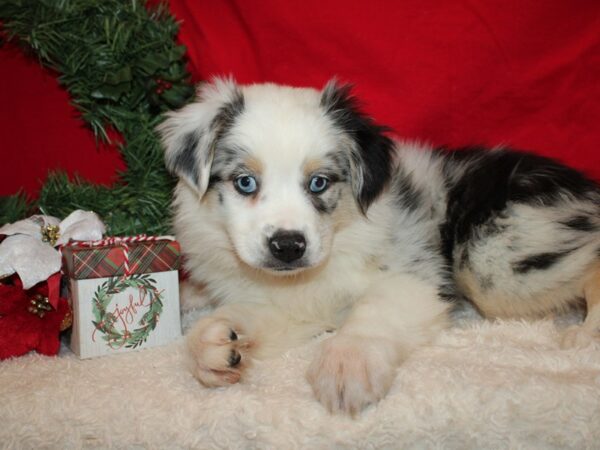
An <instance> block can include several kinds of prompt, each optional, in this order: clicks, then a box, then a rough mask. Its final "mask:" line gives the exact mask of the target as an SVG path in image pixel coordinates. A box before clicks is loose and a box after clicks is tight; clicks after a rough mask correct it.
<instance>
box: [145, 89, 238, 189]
mask: <svg viewBox="0 0 600 450" xmlns="http://www.w3.org/2000/svg"><path fill="white" fill-rule="evenodd" d="M243 109H244V96H243V94H242V91H241V89H240V88H239V87H238V86H237V85H236V84H235V82H234V81H233V80H232V79H222V78H215V79H214V80H212V82H210V83H205V84H202V85H200V86H199V88H198V91H197V98H196V100H195V101H194V102H193V103H190V104H189V105H187V106H184V107H183V108H182V109H180V110H178V111H172V112H169V113H167V115H166V117H167V118H166V120H165V121H164V122H162V123H161V124H160V125H159V126H158V127H157V131H158V132H159V134H160V136H161V139H162V144H163V148H164V149H165V163H166V166H167V169H168V170H169V171H170V172H171V173H173V174H174V175H177V176H178V177H179V178H180V179H182V180H184V181H185V182H186V183H187V184H188V185H189V186H190V187H192V188H193V189H195V190H196V191H197V192H198V195H199V197H202V196H203V195H204V193H205V192H206V190H207V188H208V183H209V180H210V169H211V165H212V161H213V157H214V152H215V146H216V144H217V142H218V140H219V138H220V137H221V136H222V135H223V134H224V133H225V131H226V130H227V128H228V127H231V126H232V124H233V121H234V119H235V118H236V117H237V115H239V114H240V113H241V112H242V111H243Z"/></svg>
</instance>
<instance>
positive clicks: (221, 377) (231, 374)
mask: <svg viewBox="0 0 600 450" xmlns="http://www.w3.org/2000/svg"><path fill="white" fill-rule="evenodd" d="M187 345H188V348H189V350H190V353H191V356H192V359H193V365H194V367H193V368H192V371H193V374H194V376H195V377H196V378H197V379H198V380H199V381H200V382H201V383H202V384H204V385H205V386H208V387H218V386H227V385H229V384H234V383H237V382H238V381H240V378H241V376H242V373H243V371H244V370H245V369H246V368H247V367H248V364H249V350H250V347H251V344H250V341H249V340H248V339H247V338H245V337H244V336H241V335H240V334H239V333H238V331H237V330H235V329H234V327H233V325H232V324H231V323H230V322H229V321H228V320H226V319H221V318H215V317H205V318H203V319H201V320H200V321H199V322H198V323H197V324H196V325H195V326H194V328H193V329H192V331H191V332H190V334H189V335H188V337H187Z"/></svg>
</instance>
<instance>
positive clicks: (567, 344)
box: [560, 325, 599, 350]
mask: <svg viewBox="0 0 600 450" xmlns="http://www.w3.org/2000/svg"><path fill="white" fill-rule="evenodd" d="M598 337H599V336H598V334H597V333H593V332H592V331H590V330H589V329H587V328H586V327H584V326H582V325H572V326H570V327H569V328H567V329H566V330H565V331H564V333H563V335H562V340H561V342H560V347H561V348H562V349H565V350H566V349H572V348H585V347H587V346H588V345H590V344H592V343H593V342H594V341H595V340H596V339H598Z"/></svg>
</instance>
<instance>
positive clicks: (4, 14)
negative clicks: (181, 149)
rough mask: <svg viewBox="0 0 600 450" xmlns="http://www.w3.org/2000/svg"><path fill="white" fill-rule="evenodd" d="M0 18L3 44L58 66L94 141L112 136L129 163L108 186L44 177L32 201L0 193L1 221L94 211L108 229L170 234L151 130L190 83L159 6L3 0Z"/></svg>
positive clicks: (167, 182) (170, 23)
mask: <svg viewBox="0 0 600 450" xmlns="http://www.w3.org/2000/svg"><path fill="white" fill-rule="evenodd" d="M0 21H2V22H3V24H4V32H5V34H6V37H7V38H8V39H9V40H12V39H16V40H18V42H19V43H21V44H23V45H24V46H26V47H27V48H28V49H30V50H32V51H33V52H34V53H35V54H36V55H37V56H38V58H39V60H40V62H41V63H42V64H43V65H44V66H46V67H49V68H51V69H53V70H54V71H56V72H58V74H59V78H58V80H59V83H60V84H61V85H62V86H64V87H65V88H66V89H67V90H68V92H69V93H70V94H71V97H72V102H73V104H74V106H75V107H76V108H77V109H78V111H79V112H80V114H81V118H82V119H83V120H84V121H85V122H86V123H87V124H88V125H89V127H90V128H91V130H92V132H93V133H94V135H95V137H96V139H97V141H100V142H103V143H109V144H115V143H114V142H112V141H111V139H110V138H109V131H110V130H113V131H117V132H118V133H120V135H121V136H122V141H123V142H121V143H116V145H118V146H119V149H120V152H121V154H122V157H123V159H124V160H125V162H126V165H127V171H125V172H123V173H121V174H119V175H120V176H119V180H118V182H116V183H115V185H114V186H112V187H110V188H107V187H103V186H95V185H93V184H91V183H89V182H86V181H84V180H81V179H79V178H76V179H75V180H72V181H71V180H69V179H68V177H67V176H66V174H64V173H50V174H49V176H48V179H47V180H46V182H45V184H44V185H43V187H42V189H41V192H40V196H39V199H38V200H37V202H29V201H27V199H26V198H25V196H24V195H23V194H17V195H15V196H12V197H5V198H0V224H1V223H6V222H14V221H15V220H18V219H21V218H24V217H25V216H27V215H29V214H31V213H32V212H33V211H34V210H36V209H39V210H41V211H42V212H43V213H44V214H49V215H53V216H57V217H65V216H67V215H68V214H69V213H70V212H71V211H73V210H75V209H84V210H92V211H95V212H96V213H98V214H99V215H100V216H101V217H102V219H103V220H104V222H105V223H106V225H107V231H108V233H109V234H112V235H134V234H138V233H148V234H164V233H166V232H168V230H169V214H168V211H169V202H170V197H171V191H172V189H173V186H174V180H173V178H172V177H171V176H170V175H169V174H168V173H167V172H166V170H165V168H164V165H163V156H162V151H161V148H160V142H159V140H158V137H157V136H156V134H155V132H154V129H155V127H156V125H157V124H158V123H159V122H160V121H161V114H162V113H163V112H164V111H165V110H167V109H172V108H179V107H181V106H183V105H184V104H185V103H186V102H187V101H188V100H189V99H190V98H191V97H192V95H193V87H192V86H191V85H190V82H189V74H188V73H187V71H186V69H185V61H184V58H183V55H184V53H185V48H184V47H183V46H180V45H177V44H176V43H175V41H174V39H175V35H176V33H177V24H176V22H175V20H174V19H173V17H171V16H170V15H169V13H168V12H167V10H166V8H165V7H164V6H162V5H159V6H157V7H149V6H147V5H146V2H145V1H144V0H60V1H58V0H3V1H2V5H1V6H0Z"/></svg>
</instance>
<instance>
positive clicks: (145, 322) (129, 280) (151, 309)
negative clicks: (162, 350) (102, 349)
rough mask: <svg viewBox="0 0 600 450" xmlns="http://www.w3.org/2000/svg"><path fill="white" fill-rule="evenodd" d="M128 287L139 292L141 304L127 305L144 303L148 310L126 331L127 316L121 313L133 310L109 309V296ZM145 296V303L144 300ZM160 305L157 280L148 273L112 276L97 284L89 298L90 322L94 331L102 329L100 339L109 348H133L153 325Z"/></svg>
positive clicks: (158, 313)
mask: <svg viewBox="0 0 600 450" xmlns="http://www.w3.org/2000/svg"><path fill="white" fill-rule="evenodd" d="M127 288H135V289H138V291H139V292H140V293H141V294H142V297H143V298H144V301H141V302H140V303H144V304H139V303H138V304H137V305H136V304H133V303H132V304H131V305H128V308H136V307H138V308H141V307H147V308H148V310H147V311H146V312H145V313H144V314H143V315H142V317H141V318H140V320H139V322H138V324H137V328H135V329H134V330H132V331H129V329H128V327H127V319H126V317H124V314H132V315H133V313H134V312H132V311H131V310H130V309H128V312H127V313H124V312H123V311H120V310H119V308H118V306H117V307H115V308H114V309H113V310H112V311H109V305H110V303H111V300H112V297H113V295H115V294H119V293H120V292H122V291H123V290H125V289H127ZM146 299H147V301H148V304H146V303H145V300H146ZM162 309H163V303H162V297H161V293H160V291H158V290H157V289H156V281H155V280H154V279H152V278H150V275H148V274H137V275H130V276H129V277H118V276H117V277H111V278H109V279H108V280H106V281H105V282H104V283H102V284H101V285H99V286H98V288H97V289H96V292H95V293H94V298H93V302H92V313H93V314H94V319H95V320H93V321H92V322H93V324H94V327H95V328H96V330H97V331H99V332H101V333H102V339H104V340H105V341H106V342H107V344H108V345H109V346H110V347H111V348H112V349H119V348H121V347H123V346H124V347H127V348H136V347H138V346H140V345H142V344H143V343H144V342H146V339H147V338H148V335H149V334H150V332H151V331H152V330H154V329H155V328H156V325H157V324H158V320H159V317H160V314H161V312H162ZM120 325H121V326H120Z"/></svg>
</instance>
